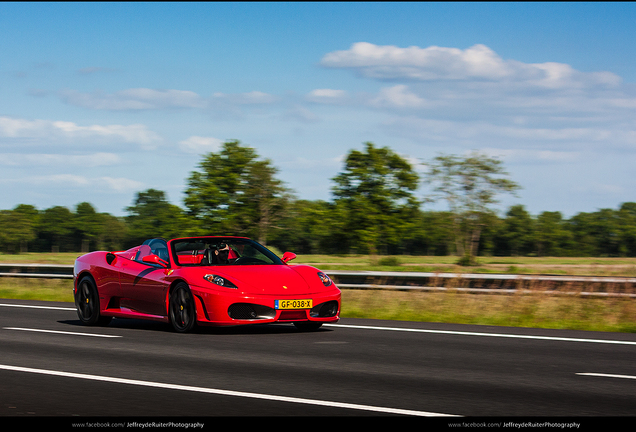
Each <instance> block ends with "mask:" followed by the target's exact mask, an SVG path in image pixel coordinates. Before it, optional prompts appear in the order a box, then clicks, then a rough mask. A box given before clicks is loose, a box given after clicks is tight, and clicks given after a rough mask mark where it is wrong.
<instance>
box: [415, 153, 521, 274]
mask: <svg viewBox="0 0 636 432" xmlns="http://www.w3.org/2000/svg"><path fill="white" fill-rule="evenodd" d="M424 165H426V166H427V167H428V172H427V174H426V182H427V183H428V184H430V185H431V186H432V188H433V194H432V195H431V196H430V197H428V200H429V201H436V200H439V199H444V200H446V202H447V203H448V206H449V209H450V211H451V212H452V214H453V216H454V218H453V229H454V232H455V247H456V251H457V254H458V255H459V256H460V257H461V258H460V261H459V262H460V263H462V264H467V265H474V264H475V256H476V255H477V253H478V249H479V242H480V236H481V232H482V230H483V227H484V226H485V223H486V221H485V219H484V216H485V215H487V214H490V213H492V212H493V209H492V206H493V205H494V204H496V203H497V202H498V201H497V199H496V197H497V195H498V194H501V193H513V192H514V191H516V190H517V189H519V186H518V185H517V184H516V183H515V182H513V181H512V180H510V179H508V178H506V177H507V176H508V173H507V172H506V171H505V170H504V169H503V167H502V162H501V161H500V160H498V159H494V158H491V157H488V156H486V155H483V154H479V153H477V152H473V153H471V154H469V155H468V156H466V157H460V156H455V155H439V156H437V157H436V158H434V159H433V161H432V162H429V163H425V164H424Z"/></svg>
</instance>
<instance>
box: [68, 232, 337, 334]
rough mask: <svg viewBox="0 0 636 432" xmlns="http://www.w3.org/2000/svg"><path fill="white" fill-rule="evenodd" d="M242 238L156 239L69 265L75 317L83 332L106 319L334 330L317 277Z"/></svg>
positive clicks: (331, 304)
mask: <svg viewBox="0 0 636 432" xmlns="http://www.w3.org/2000/svg"><path fill="white" fill-rule="evenodd" d="M295 257H296V255H295V254H293V253H291V252H285V253H284V254H283V257H282V259H281V258H279V257H278V256H277V255H275V254H274V253H272V252H271V251H270V250H268V249H267V248H265V247H264V246H262V245H261V244H259V243H257V242H255V241H253V240H250V239H248V238H244V237H191V238H179V239H174V240H169V241H166V240H164V239H160V238H156V239H150V240H146V241H145V242H144V243H143V244H142V245H140V246H137V247H134V248H132V249H128V250H127V251H120V252H103V251H101V252H91V253H88V254H86V255H82V256H80V257H79V258H77V260H76V261H75V268H74V272H73V276H74V295H75V305H76V308H77V315H78V316H79V319H80V320H81V321H82V323H84V324H87V325H107V324H108V323H109V322H110V320H111V319H112V318H113V317H118V318H140V319H149V320H155V321H161V322H169V323H171V324H172V326H173V328H174V329H175V330H176V331H177V332H188V331H191V330H192V329H193V328H194V327H195V326H196V325H216V326H226V325H242V324H257V323H293V324H294V325H295V326H296V327H297V328H298V329H300V330H316V329H318V328H319V327H320V326H321V325H322V324H323V323H326V322H327V323H329V322H336V321H338V319H339V314H340V290H339V289H338V288H337V287H336V285H335V284H334V283H333V281H332V280H331V279H330V278H329V276H327V275H326V274H324V273H323V272H321V271H320V270H318V269H316V268H314V267H311V266H308V265H289V264H288V262H289V261H290V260H292V259H294V258H295Z"/></svg>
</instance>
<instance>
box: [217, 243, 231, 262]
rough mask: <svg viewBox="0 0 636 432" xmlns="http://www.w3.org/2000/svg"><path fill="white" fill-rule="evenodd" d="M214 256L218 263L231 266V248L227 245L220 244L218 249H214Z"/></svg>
mask: <svg viewBox="0 0 636 432" xmlns="http://www.w3.org/2000/svg"><path fill="white" fill-rule="evenodd" d="M214 255H215V258H216V262H217V263H219V264H229V263H230V260H229V255H230V246H229V245H228V244H227V243H221V244H219V245H218V246H217V247H216V249H214Z"/></svg>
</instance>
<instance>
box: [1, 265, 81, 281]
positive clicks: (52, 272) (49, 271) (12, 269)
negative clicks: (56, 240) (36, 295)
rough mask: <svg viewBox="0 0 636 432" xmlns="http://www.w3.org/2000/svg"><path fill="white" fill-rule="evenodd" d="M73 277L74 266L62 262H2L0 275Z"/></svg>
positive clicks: (47, 277)
mask: <svg viewBox="0 0 636 432" xmlns="http://www.w3.org/2000/svg"><path fill="white" fill-rule="evenodd" d="M2 276H4V277H22V278H45V279H73V266H72V265H60V264H0V277H2Z"/></svg>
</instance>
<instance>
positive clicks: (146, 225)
mask: <svg viewBox="0 0 636 432" xmlns="http://www.w3.org/2000/svg"><path fill="white" fill-rule="evenodd" d="M126 211H127V212H128V216H127V217H126V224H127V226H128V231H129V243H130V244H139V243H141V242H143V241H145V240H147V239H149V238H154V237H164V238H174V237H180V236H185V235H188V233H189V232H190V225H189V223H188V218H187V216H186V214H185V212H184V211H183V210H182V209H181V208H180V207H179V206H176V205H174V204H171V203H170V202H169V201H168V200H167V198H166V194H165V192H163V191H160V190H156V189H148V190H146V191H143V192H138V193H137V197H136V198H135V201H134V203H133V205H132V206H130V207H127V208H126ZM110 222H111V223H114V221H112V220H111V221H110Z"/></svg>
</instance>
